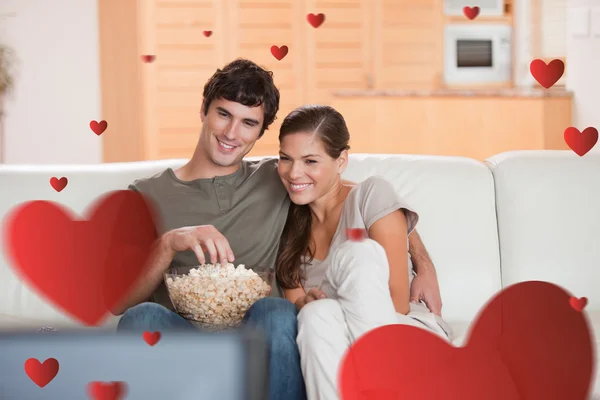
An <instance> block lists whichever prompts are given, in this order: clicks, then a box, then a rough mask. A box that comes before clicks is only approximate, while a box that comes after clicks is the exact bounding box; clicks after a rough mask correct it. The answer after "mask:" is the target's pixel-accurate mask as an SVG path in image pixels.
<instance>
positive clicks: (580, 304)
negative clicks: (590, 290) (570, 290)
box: [569, 297, 588, 312]
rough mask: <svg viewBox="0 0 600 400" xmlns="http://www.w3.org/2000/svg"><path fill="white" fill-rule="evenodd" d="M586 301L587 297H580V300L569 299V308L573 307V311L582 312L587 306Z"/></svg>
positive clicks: (575, 298)
mask: <svg viewBox="0 0 600 400" xmlns="http://www.w3.org/2000/svg"><path fill="white" fill-rule="evenodd" d="M587 301H588V300H587V297H582V298H580V299H578V298H577V297H571V298H570V299H569V304H571V307H573V309H574V310H575V311H579V312H581V310H583V309H584V308H585V306H586V305H587Z"/></svg>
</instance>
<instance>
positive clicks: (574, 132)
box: [565, 126, 598, 157]
mask: <svg viewBox="0 0 600 400" xmlns="http://www.w3.org/2000/svg"><path fill="white" fill-rule="evenodd" d="M565 142H566V143H567V145H568V146H569V147H570V148H571V150H573V151H574V152H575V153H576V154H577V155H578V156H580V157H583V156H584V155H586V154H587V153H588V152H589V151H590V150H591V149H592V148H593V147H594V146H595V145H596V143H598V130H597V129H596V128H594V127H591V126H590V127H587V128H585V129H584V130H583V132H579V129H577V128H573V127H569V128H567V129H565Z"/></svg>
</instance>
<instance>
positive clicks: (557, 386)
mask: <svg viewBox="0 0 600 400" xmlns="http://www.w3.org/2000/svg"><path fill="white" fill-rule="evenodd" d="M569 298H570V295H569V294H568V293H567V292H566V291H565V290H563V289H561V288H560V287H558V286H556V285H553V284H551V283H547V282H538V281H534V282H523V283H519V284H516V285H512V286H509V287H507V288H506V289H504V290H503V291H502V292H501V293H500V294H498V295H497V296H495V298H493V299H492V300H491V301H490V302H489V303H488V304H487V305H486V306H485V308H484V309H483V311H482V312H481V313H480V314H479V315H478V317H477V319H476V320H475V321H474V324H473V327H472V329H471V331H470V332H469V335H468V342H467V343H466V346H465V347H453V346H451V345H450V344H448V343H447V342H445V341H444V340H442V339H441V338H439V337H438V336H437V335H434V334H433V333H430V332H428V331H425V330H422V329H419V328H416V327H413V326H408V325H387V326H384V327H381V328H377V329H374V330H372V331H370V332H368V333H367V334H365V335H364V336H362V337H361V338H359V339H358V340H357V341H356V342H355V343H354V345H353V346H352V347H351V348H350V350H349V351H348V352H347V353H346V356H345V358H344V360H342V364H341V370H340V391H341V394H342V398H343V399H344V400H358V399H361V392H363V393H364V392H365V391H375V390H377V389H380V390H383V393H389V394H391V393H392V392H393V391H394V390H397V391H398V393H400V394H401V395H402V398H406V399H420V400H434V399H435V400H438V399H444V400H458V399H461V400H464V399H486V400H517V399H545V400H559V399H560V400H564V399H584V398H587V397H586V394H587V393H588V391H589V390H590V386H591V382H592V377H593V375H592V373H593V367H594V356H593V342H592V336H591V330H590V327H589V325H588V322H587V320H586V319H585V317H584V316H583V315H582V314H581V313H578V312H574V311H573V309H572V308H571V306H570V305H569V301H568V299H569Z"/></svg>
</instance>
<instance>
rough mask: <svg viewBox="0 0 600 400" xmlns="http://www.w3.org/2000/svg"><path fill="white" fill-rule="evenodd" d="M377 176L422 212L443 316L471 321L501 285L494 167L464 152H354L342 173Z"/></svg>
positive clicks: (358, 177) (423, 231) (421, 232)
mask: <svg viewBox="0 0 600 400" xmlns="http://www.w3.org/2000/svg"><path fill="white" fill-rule="evenodd" d="M373 175H380V176H382V177H384V178H385V179H387V180H389V181H390V182H391V183H392V185H393V186H394V188H396V190H397V191H398V194H399V195H400V196H402V198H403V199H405V200H406V201H407V203H408V204H409V205H410V206H411V207H413V208H414V209H415V210H416V211H417V213H419V223H418V224H417V226H416V229H417V232H418V233H419V235H420V236H421V238H422V239H423V243H424V244H425V247H426V248H427V250H428V252H429V254H430V256H431V258H432V260H433V262H434V264H435V267H436V270H437V272H438V280H439V283H440V291H441V294H442V302H443V309H442V315H443V317H444V319H445V320H447V321H448V322H450V323H452V324H456V323H458V324H460V323H464V322H468V321H471V320H472V319H473V317H474V316H475V315H476V314H477V313H478V312H479V310H480V309H481V308H482V307H483V305H484V304H485V303H486V302H487V301H489V299H490V298H491V297H492V296H493V295H494V294H496V293H497V292H498V291H499V290H500V289H501V281H500V257H499V252H498V231H497V226H496V211H495V205H494V182H493V180H492V174H491V172H490V170H489V169H488V168H487V167H486V166H485V165H484V164H483V163H481V162H477V161H475V160H471V159H468V158H461V157H441V156H422V155H380V154H352V155H351V156H350V160H349V163H348V168H347V169H346V171H345V172H344V175H343V178H344V179H347V180H350V181H354V182H359V181H363V180H365V179H366V178H368V177H369V176H373Z"/></svg>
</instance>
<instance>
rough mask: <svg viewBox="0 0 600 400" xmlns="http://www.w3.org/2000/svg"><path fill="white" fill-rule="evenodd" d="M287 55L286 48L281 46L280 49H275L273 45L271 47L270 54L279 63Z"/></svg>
mask: <svg viewBox="0 0 600 400" xmlns="http://www.w3.org/2000/svg"><path fill="white" fill-rule="evenodd" d="M287 53H288V47H287V46H281V47H277V46H275V45H273V46H271V54H273V57H275V58H276V59H277V60H279V61H281V60H283V58H284V57H285V56H286V55H287Z"/></svg>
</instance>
